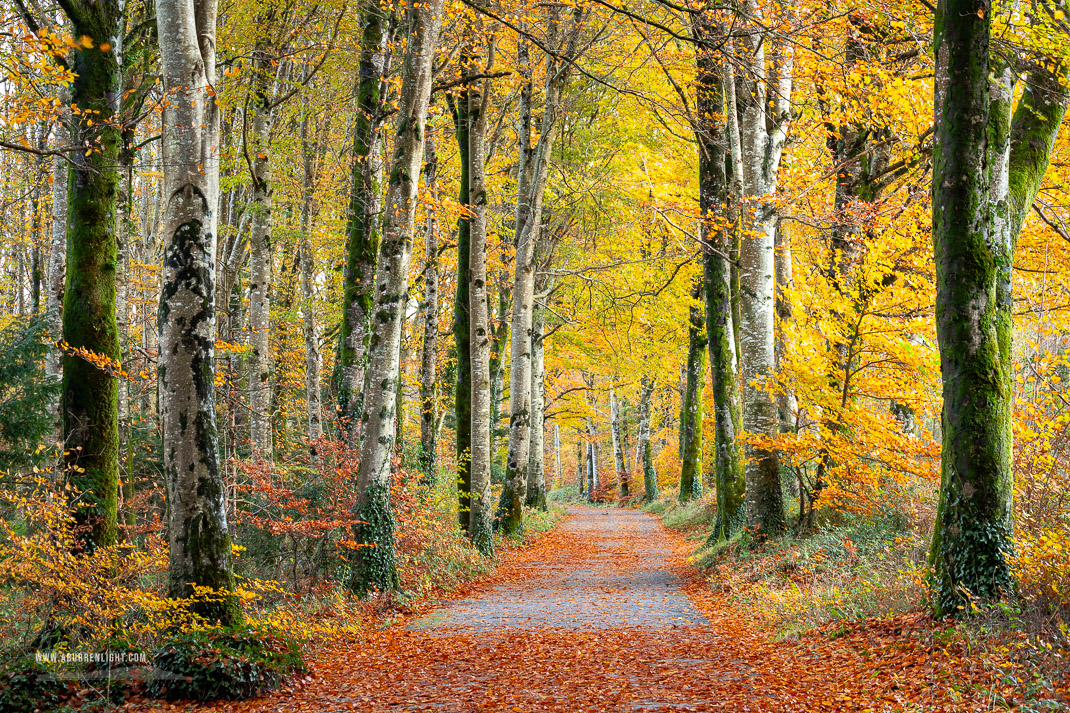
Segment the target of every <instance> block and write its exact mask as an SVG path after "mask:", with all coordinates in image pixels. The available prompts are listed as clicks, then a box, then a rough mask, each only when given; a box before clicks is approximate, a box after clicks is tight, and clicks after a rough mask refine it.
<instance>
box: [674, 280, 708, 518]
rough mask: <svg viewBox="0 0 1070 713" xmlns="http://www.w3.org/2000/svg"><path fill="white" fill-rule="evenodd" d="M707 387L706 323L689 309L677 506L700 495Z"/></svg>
mask: <svg viewBox="0 0 1070 713" xmlns="http://www.w3.org/2000/svg"><path fill="white" fill-rule="evenodd" d="M702 293H703V289H702V285H701V283H698V284H697V285H696V286H695V290H694V291H693V293H692V296H693V297H695V298H696V299H699V300H701V299H702ZM705 383H706V323H705V319H704V316H703V310H702V308H701V307H698V306H694V307H692V308H691V316H690V321H689V324H688V330H687V386H686V388H685V389H684V403H683V408H681V410H680V415H681V418H682V419H683V422H682V424H681V428H680V438H681V439H682V441H683V442H682V444H681V448H680V455H681V464H680V502H682V503H686V502H688V501H689V500H693V499H695V498H698V497H701V495H702V415H703V403H702V401H703V393H702V392H703V387H704V386H705Z"/></svg>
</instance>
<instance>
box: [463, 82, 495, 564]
mask: <svg viewBox="0 0 1070 713" xmlns="http://www.w3.org/2000/svg"><path fill="white" fill-rule="evenodd" d="M486 91H487V81H484V82H483V87H482V88H480V87H479V85H478V84H473V85H472V86H471V87H470V88H469V92H468V120H469V124H468V153H469V161H470V164H469V168H468V181H469V199H470V209H469V230H470V237H469V240H470V242H469V253H468V254H469V263H468V269H469V272H468V279H469V285H470V287H469V291H468V299H469V302H468V314H469V330H470V331H469V335H470V336H469V344H470V348H471V359H472V365H471V370H472V371H471V380H472V401H471V407H472V430H471V454H472V456H471V461H470V463H469V469H470V470H469V472H470V477H471V499H470V501H469V502H470V508H471V513H470V515H469V518H468V537H469V539H471V540H472V544H473V545H475V547H476V549H478V550H479V551H480V552H481V553H483V554H484V555H489V554H491V551H492V547H493V543H494V540H493V530H492V526H491V518H492V512H491V508H492V503H491V498H490V464H491V452H490V429H491V422H490V412H491V403H490V399H491V394H490V315H489V312H490V304H489V301H488V297H487V181H486V175H485V173H486V147H485V136H486V131H487V117H486V114H485V109H486Z"/></svg>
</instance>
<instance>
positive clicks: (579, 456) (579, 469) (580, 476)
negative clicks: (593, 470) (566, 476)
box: [576, 428, 587, 498]
mask: <svg viewBox="0 0 1070 713" xmlns="http://www.w3.org/2000/svg"><path fill="white" fill-rule="evenodd" d="M585 452H586V451H585V450H584V443H583V441H582V440H581V436H580V430H579V429H578V428H577V429H576V483H577V487H578V488H579V495H580V497H581V498H582V497H583V495H584V492H585V491H586V490H587V487H586V482H587V475H586V472H585V469H586V466H585V464H584V453H585Z"/></svg>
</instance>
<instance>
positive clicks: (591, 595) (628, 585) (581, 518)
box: [413, 508, 709, 635]
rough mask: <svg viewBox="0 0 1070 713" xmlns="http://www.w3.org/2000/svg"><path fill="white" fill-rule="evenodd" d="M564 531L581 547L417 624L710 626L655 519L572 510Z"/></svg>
mask: <svg viewBox="0 0 1070 713" xmlns="http://www.w3.org/2000/svg"><path fill="white" fill-rule="evenodd" d="M570 514H571V515H572V517H570V518H569V519H568V520H566V521H565V522H564V523H563V524H562V525H561V526H560V529H561V531H562V533H563V534H565V535H566V536H568V537H569V538H570V539H574V540H575V541H576V543H577V544H579V545H584V544H585V545H586V546H583V547H580V548H578V549H579V550H580V551H578V549H577V548H576V547H572V548H568V549H563V550H560V551H558V552H554V553H551V556H550V558H548V559H545V560H539V561H535V562H530V563H527V564H526V565H524V566H523V568H524V569H526V570H527V572H526V574H527V576H525V577H522V578H517V579H511V580H506V581H503V582H500V583H498V585H497V586H495V587H493V588H490V589H487V590H485V591H482V592H480V593H479V594H477V595H475V596H472V597H469V598H467V599H463V600H461V601H458V602H454V603H453V604H452V605H450V606H449V607H446V608H444V609H440V610H439V611H437V612H435V613H433V614H431V615H429V616H426V617H424V618H423V619H420V620H419V621H417V622H416V624H414V625H413V628H415V629H422V630H428V631H429V632H430V633H434V634H436V635H443V634H445V633H446V632H465V631H495V630H502V629H515V630H528V631H530V630H541V629H549V628H562V629H572V630H577V631H592V630H599V629H621V628H626V627H635V626H638V627H643V628H645V629H675V628H679V627H696V626H704V625H708V624H709V622H708V621H707V620H706V617H704V616H703V615H702V614H701V613H700V612H699V611H698V609H696V608H695V606H694V604H692V603H691V600H689V599H688V598H687V597H686V596H685V595H684V593H683V592H682V591H681V587H682V585H683V581H682V580H681V579H680V578H679V577H678V576H677V575H676V573H674V572H673V571H672V570H671V569H670V567H669V562H668V558H669V556H670V554H671V550H670V548H669V546H668V544H667V543H666V542H665V540H664V538H662V537H661V536H660V528H659V526H658V524H657V522H656V521H655V520H654V518H652V517H651V516H650V515H647V514H646V513H642V512H637V511H635V510H621V509H616V508H614V509H596V508H571V509H570Z"/></svg>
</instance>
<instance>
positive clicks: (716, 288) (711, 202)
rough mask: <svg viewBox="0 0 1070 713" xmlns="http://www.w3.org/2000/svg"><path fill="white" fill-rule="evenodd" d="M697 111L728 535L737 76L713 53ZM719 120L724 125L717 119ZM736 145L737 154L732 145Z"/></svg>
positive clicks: (719, 475) (736, 426)
mask: <svg viewBox="0 0 1070 713" xmlns="http://www.w3.org/2000/svg"><path fill="white" fill-rule="evenodd" d="M712 30H713V19H712V18H711V17H709V15H707V14H703V15H702V16H700V17H698V18H697V19H696V24H695V35H696V36H697V37H699V38H706V39H708V38H709V37H710V36H711V34H712ZM697 62H698V70H699V72H698V79H697V82H696V83H697V99H696V107H697V114H698V117H699V125H698V126H699V130H698V131H696V138H697V139H698V145H699V208H700V210H701V212H702V225H701V230H702V239H703V244H704V245H705V248H706V249H705V252H704V259H703V270H704V289H705V296H706V303H705V308H706V338H707V345H708V349H709V358H710V371H711V377H712V384H713V409H714V424H715V426H714V429H715V430H714V477H713V481H714V486H715V488H716V491H717V522H716V523H715V525H714V528H713V533H712V534H711V537H715V538H718V539H719V538H727V537H728V536H729V535H731V533H732V532H733V531H734V530H735V529H736V528H738V527H739V526H740V525H741V524H742V518H741V517H740V515H741V513H740V510H741V509H742V507H743V493H744V476H743V473H744V463H743V444H742V442H741V441H740V440H739V433H740V431H742V429H743V415H742V409H741V405H740V391H739V381H738V379H737V373H738V372H737V360H736V334H735V328H734V326H733V324H734V321H733V320H734V308H733V299H732V261H731V259H730V258H731V255H732V253H733V252H734V251H735V240H734V238H733V236H732V231H730V229H729V226H730V225H731V224H732V217H733V216H732V213H733V212H734V211H735V210H737V209H738V206H736V205H735V203H738V200H739V196H738V194H734V192H733V191H731V190H730V187H729V176H728V174H727V173H726V171H725V167H726V165H728V163H729V162H733V154H734V153H736V152H738V136H736V135H735V133H734V128H733V126H734V124H733V123H732V118H733V117H734V116H735V113H736V107H735V101H734V92H735V84H734V83H735V79H734V77H733V75H732V73H731V72H730V71H728V68H727V67H726V66H725V65H724V64H723V62H719V61H718V60H717V58H716V57H715V56H713V53H712V52H709V51H705V52H700V53H699V55H698V59H697ZM719 117H724V119H726V120H727V121H725V120H722V121H720V122H718V118H719ZM734 147H735V151H733V148H734Z"/></svg>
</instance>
